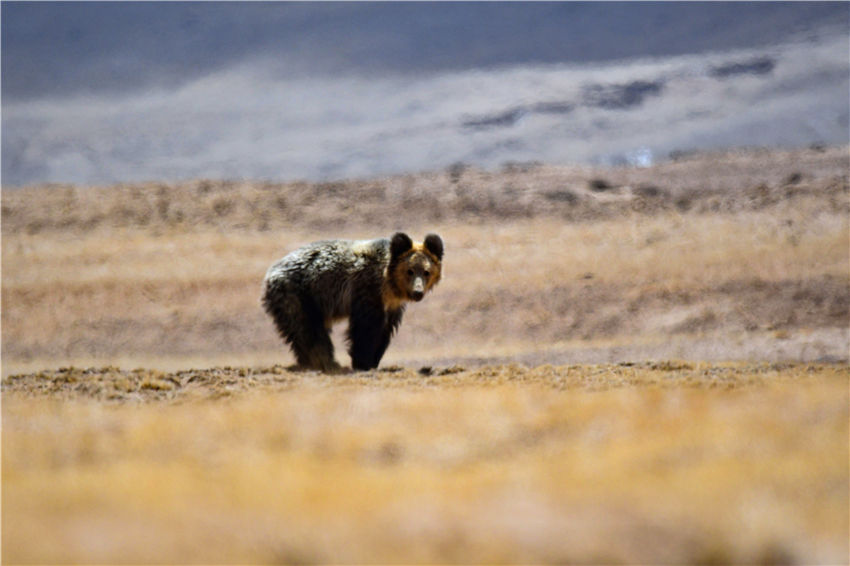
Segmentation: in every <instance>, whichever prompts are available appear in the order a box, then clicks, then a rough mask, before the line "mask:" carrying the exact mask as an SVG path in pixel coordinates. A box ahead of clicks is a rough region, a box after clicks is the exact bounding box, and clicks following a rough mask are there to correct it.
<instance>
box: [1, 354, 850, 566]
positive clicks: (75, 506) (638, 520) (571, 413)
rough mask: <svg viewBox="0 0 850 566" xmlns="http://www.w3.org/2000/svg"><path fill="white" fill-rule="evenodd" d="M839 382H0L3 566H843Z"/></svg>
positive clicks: (482, 373) (514, 370)
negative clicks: (502, 565) (203, 565)
mask: <svg viewBox="0 0 850 566" xmlns="http://www.w3.org/2000/svg"><path fill="white" fill-rule="evenodd" d="M848 379H850V369H849V368H848V367H847V366H846V365H835V364H821V365H804V364H783V365H775V364H774V365H768V364H721V365H717V364H706V363H687V362H662V363H649V362H648V363H641V364H621V365H573V366H561V367H553V366H538V367H533V368H526V367H522V366H518V365H500V366H488V367H481V368H475V369H464V368H460V367H448V368H433V369H428V368H425V369H424V370H422V371H420V372H414V371H412V370H410V369H404V368H390V369H389V370H384V371H379V372H372V373H358V374H349V375H343V376H337V377H328V376H321V375H317V374H312V373H292V372H289V371H287V370H285V369H284V368H282V367H280V366H275V367H270V368H254V369H250V368H221V369H214V370H185V371H181V372H177V373H164V372H161V371H153V370H138V371H121V370H118V369H116V368H104V369H102V370H89V371H83V370H78V369H72V368H66V369H63V370H60V371H51V372H41V373H39V374H31V375H21V376H10V377H7V378H4V380H3V390H4V391H3V461H2V488H3V492H2V493H3V506H2V513H3V516H2V519H3V521H2V528H3V533H2V534H3V548H2V559H3V562H4V563H33V562H41V563H44V562H49V563H67V562H76V563H187V562H209V563H212V562H215V563H224V562H227V563H274V562H285V563H316V562H319V563H423V562H424V563H445V562H463V563H480V562H558V563H564V562H581V563H612V562H614V563H616V562H628V563H725V562H736V563H777V564H781V563H801V564H813V563H824V564H825V563H833V564H834V563H846V562H847V560H848V547H847V532H848V528H850V525H848V480H849V479H850V478H848V406H849V405H848Z"/></svg>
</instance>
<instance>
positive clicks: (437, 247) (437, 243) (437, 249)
mask: <svg viewBox="0 0 850 566" xmlns="http://www.w3.org/2000/svg"><path fill="white" fill-rule="evenodd" d="M425 249H426V250H428V251H429V252H431V253H432V254H434V255H435V256H437V259H439V260H440V261H443V240H442V239H440V237H439V236H438V235H436V234H428V235H427V236H425Z"/></svg>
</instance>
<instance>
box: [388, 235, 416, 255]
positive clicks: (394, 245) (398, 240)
mask: <svg viewBox="0 0 850 566" xmlns="http://www.w3.org/2000/svg"><path fill="white" fill-rule="evenodd" d="M412 247H413V240H411V239H410V236H408V235H407V234H405V233H404V232H396V233H395V234H393V238H392V240H390V257H398V256H400V255H401V254H403V253H404V252H406V251H407V250H409V249H410V248H412Z"/></svg>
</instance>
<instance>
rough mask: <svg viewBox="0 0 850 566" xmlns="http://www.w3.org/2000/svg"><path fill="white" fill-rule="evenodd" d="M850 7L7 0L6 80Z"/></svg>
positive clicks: (46, 85)
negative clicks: (58, 1) (43, 1)
mask: <svg viewBox="0 0 850 566" xmlns="http://www.w3.org/2000/svg"><path fill="white" fill-rule="evenodd" d="M849 17H850V5H848V4H847V3H846V2H636V3H631V2H613V3H608V2H605V3H596V2H542V3H528V2H457V3H454V2H452V3H442V2H440V3H435V2H422V3H420V2H412V3H407V2H355V3H325V2H306V3H300V2H294V3H290V2H245V3H243V2H221V3H218V2H213V3H208V2H173V3H172V2H165V3H161V2H132V3H122V2H91V3H89V2H83V3H79V2H60V3H52V2H51V3H42V2H4V3H3V18H2V26H3V34H2V51H3V56H2V60H3V86H2V88H3V98H4V99H11V100H15V99H18V98H20V97H25V96H26V97H33V96H66V95H68V94H73V93H77V92H103V91H104V90H106V91H115V90H119V91H124V92H127V91H132V90H135V89H139V88H144V87H147V86H176V85H179V84H183V83H185V82H186V81H190V80H192V79H195V78H198V77H200V76H204V75H206V74H208V73H211V72H215V71H219V70H221V69H224V68H227V67H230V66H232V65H234V64H239V63H245V62H246V61H256V60H258V59H260V60H263V59H268V60H271V61H272V62H273V63H274V64H275V66H276V67H277V68H278V69H279V71H280V72H284V73H287V74H290V73H292V72H296V73H297V74H302V75H303V74H315V73H319V74H329V73H338V72H340V71H344V72H351V73H354V74H363V73H386V72H392V73H414V74H416V73H421V72H423V71H447V70H468V69H473V68H490V67H496V66H505V65H518V64H543V63H546V64H548V63H588V62H601V61H612V60H618V59H630V58H635V57H645V56H652V57H664V56H671V55H682V54H693V53H702V52H705V51H718V50H729V49H738V48H749V47H759V46H765V45H771V44H776V43H784V42H787V41H788V40H795V39H801V38H804V37H806V36H807V35H808V34H812V33H816V32H818V31H819V30H823V29H825V28H826V29H837V30H838V31H841V32H843V33H845V34H846V33H847V30H848V18H849ZM7 97H8V98H7Z"/></svg>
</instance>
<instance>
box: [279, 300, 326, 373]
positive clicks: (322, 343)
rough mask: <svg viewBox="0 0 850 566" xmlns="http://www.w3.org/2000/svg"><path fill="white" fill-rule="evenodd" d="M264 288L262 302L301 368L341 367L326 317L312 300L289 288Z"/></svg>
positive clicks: (322, 368) (324, 368)
mask: <svg viewBox="0 0 850 566" xmlns="http://www.w3.org/2000/svg"><path fill="white" fill-rule="evenodd" d="M281 291H282V290H278V292H276V293H275V292H267V294H266V297H265V300H264V303H265V307H266V310H267V311H268V313H269V314H270V315H271V316H272V318H273V319H274V322H275V326H277V329H278V332H279V333H280V335H281V337H282V338H283V339H284V340H285V341H286V342H287V343H288V344H289V345H290V346H291V348H292V353H293V354H295V359H296V361H297V362H298V366H299V368H301V369H310V370H319V371H322V372H325V373H333V372H337V371H339V370H340V366H339V364H338V363H336V361H335V360H334V346H333V342H332V341H331V337H330V335H329V334H328V331H327V329H326V328H325V320H324V316H323V315H322V312H321V310H320V309H319V307H318V305H316V303H315V301H314V300H313V299H311V298H309V297H299V296H298V295H297V294H295V293H291V292H285V291H284V292H281Z"/></svg>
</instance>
